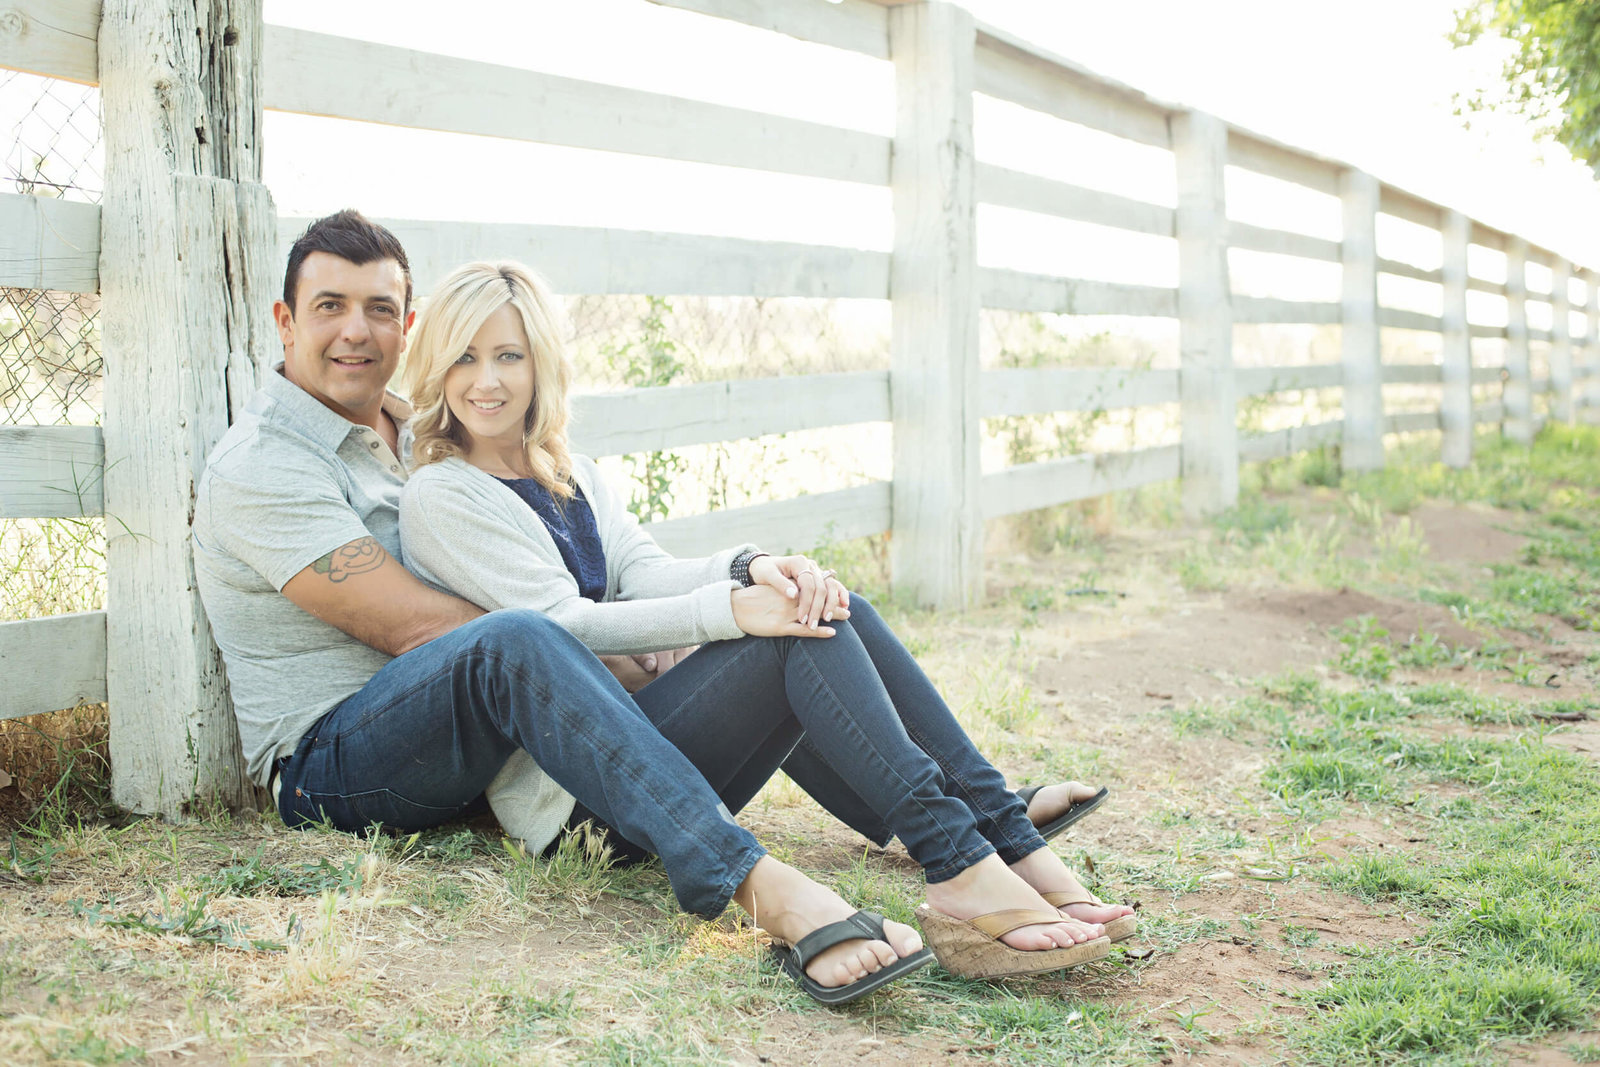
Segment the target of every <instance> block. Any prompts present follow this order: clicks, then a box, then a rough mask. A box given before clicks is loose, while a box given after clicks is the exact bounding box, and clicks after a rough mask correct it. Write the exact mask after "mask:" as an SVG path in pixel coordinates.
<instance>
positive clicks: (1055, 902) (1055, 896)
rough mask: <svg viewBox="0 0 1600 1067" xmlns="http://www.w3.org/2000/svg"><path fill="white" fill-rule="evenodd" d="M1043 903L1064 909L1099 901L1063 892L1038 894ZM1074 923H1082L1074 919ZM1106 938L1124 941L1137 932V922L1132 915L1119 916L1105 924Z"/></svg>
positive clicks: (1082, 895)
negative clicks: (1073, 905) (1072, 905)
mask: <svg viewBox="0 0 1600 1067" xmlns="http://www.w3.org/2000/svg"><path fill="white" fill-rule="evenodd" d="M1039 895H1040V896H1041V897H1044V902H1045V903H1046V904H1048V905H1050V906H1051V907H1052V908H1065V907H1067V906H1068V905H1071V904H1099V903H1101V902H1100V901H1098V900H1096V899H1095V898H1094V897H1092V896H1086V895H1084V894H1081V893H1068V892H1066V891H1065V890H1063V891H1061V892H1058V893H1040V894H1039ZM1074 921H1075V922H1083V921H1084V920H1083V919H1076V920H1074ZM1105 928H1106V938H1107V940H1110V941H1126V940H1128V938H1130V937H1132V936H1133V935H1134V934H1136V933H1138V932H1139V920H1138V919H1136V918H1134V917H1133V916H1132V915H1120V916H1118V917H1117V918H1115V919H1112V920H1111V921H1110V922H1108V923H1106V924H1105Z"/></svg>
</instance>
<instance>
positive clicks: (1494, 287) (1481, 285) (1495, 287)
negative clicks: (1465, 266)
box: [1467, 276, 1506, 296]
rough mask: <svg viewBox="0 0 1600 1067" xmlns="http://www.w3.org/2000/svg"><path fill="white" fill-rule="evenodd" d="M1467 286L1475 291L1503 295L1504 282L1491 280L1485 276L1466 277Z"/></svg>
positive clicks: (1504, 291) (1504, 290) (1504, 293)
mask: <svg viewBox="0 0 1600 1067" xmlns="http://www.w3.org/2000/svg"><path fill="white" fill-rule="evenodd" d="M1467 288H1468V289H1470V290H1472V291H1473V292H1476V293H1493V294H1494V295H1495V296H1505V295H1506V287H1505V283H1504V282H1491V281H1489V280H1487V279H1485V278H1473V277H1470V276H1469V277H1468V278H1467Z"/></svg>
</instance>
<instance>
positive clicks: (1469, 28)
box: [1450, 0, 1600, 170]
mask: <svg viewBox="0 0 1600 1067" xmlns="http://www.w3.org/2000/svg"><path fill="white" fill-rule="evenodd" d="M1485 38H1501V39H1503V40H1505V41H1507V42H1509V43H1510V45H1511V46H1512V47H1511V50H1510V52H1509V54H1508V56H1507V58H1506V60H1505V63H1504V64H1503V66H1502V69H1501V74H1502V75H1503V78H1504V82H1505V84H1504V85H1500V86H1495V87H1494V88H1491V89H1480V90H1476V91H1474V92H1471V93H1467V94H1462V95H1461V96H1458V97H1457V101H1456V102H1457V104H1458V105H1459V106H1460V107H1461V108H1462V109H1463V110H1464V111H1469V112H1470V111H1484V110H1489V109H1510V110H1512V111H1515V112H1519V113H1521V114H1523V115H1525V116H1527V117H1528V118H1530V119H1532V120H1533V121H1534V122H1536V123H1538V124H1539V125H1540V126H1541V127H1543V131H1544V132H1545V133H1546V134H1548V135H1549V136H1552V137H1554V138H1555V139H1556V140H1557V141H1559V142H1560V143H1561V144H1563V145H1565V146H1566V147H1567V149H1568V151H1570V152H1571V153H1572V154H1573V155H1574V156H1576V157H1577V158H1578V159H1581V160H1583V161H1584V162H1586V163H1588V164H1589V166H1591V167H1594V168H1595V169H1597V170H1600V2H1597V0H1474V2H1472V3H1469V4H1468V5H1467V6H1466V7H1463V8H1461V9H1460V10H1459V11H1457V12H1456V26H1455V30H1454V31H1453V32H1452V33H1451V34H1450V40H1451V43H1452V44H1454V45H1455V46H1456V47H1457V48H1464V47H1467V46H1470V45H1474V44H1477V43H1478V42H1479V41H1482V40H1483V39H1485Z"/></svg>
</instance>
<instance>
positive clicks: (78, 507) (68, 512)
mask: <svg viewBox="0 0 1600 1067" xmlns="http://www.w3.org/2000/svg"><path fill="white" fill-rule="evenodd" d="M104 474H105V445H104V443H103V441H102V439H101V436H100V427H98V426H0V519H67V518H78V517H80V516H85V515H99V514H101V513H103V512H104V511H105V498H104V496H103V494H102V492H101V489H102V486H101V481H102V479H103V477H104Z"/></svg>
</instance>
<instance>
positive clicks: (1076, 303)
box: [978, 268, 1178, 319]
mask: <svg viewBox="0 0 1600 1067" xmlns="http://www.w3.org/2000/svg"><path fill="white" fill-rule="evenodd" d="M978 292H979V296H980V299H981V300H982V301H983V306H984V307H986V308H1004V309H1006V310H1008V311H1044V312H1051V313H1054V314H1057V315H1149V316H1158V317H1161V318H1169V319H1172V318H1177V317H1178V291H1177V290H1176V289H1162V288H1159V287H1157V286H1152V285H1123V284H1120V283H1117V282H1096V281H1088V280H1085V279H1081V278H1059V277H1056V276H1054V275H1049V274H1027V273H1024V272H1022V271H1015V270H999V269H994V268H990V269H982V270H979V271H978Z"/></svg>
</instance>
